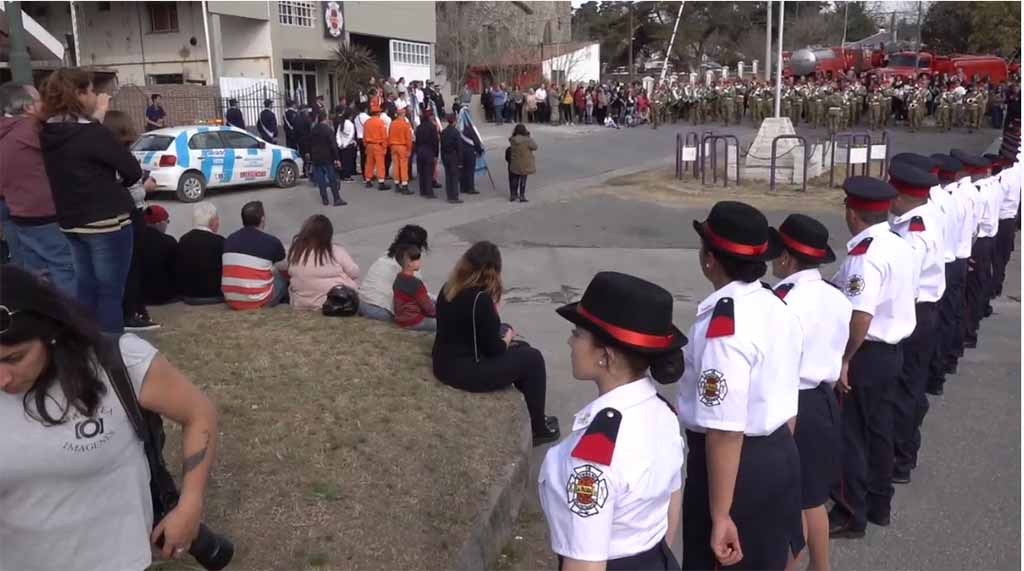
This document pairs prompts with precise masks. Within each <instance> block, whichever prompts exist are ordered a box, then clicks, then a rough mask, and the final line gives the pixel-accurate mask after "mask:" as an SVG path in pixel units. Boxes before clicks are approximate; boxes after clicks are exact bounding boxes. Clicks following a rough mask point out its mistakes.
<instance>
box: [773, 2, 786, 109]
mask: <svg viewBox="0 0 1024 571" xmlns="http://www.w3.org/2000/svg"><path fill="white" fill-rule="evenodd" d="M785 19H786V0H780V1H779V45H778V46H777V47H776V52H775V53H776V54H777V55H776V58H775V117H776V118H779V117H781V116H782V115H781V113H782V22H783V21H784V20H785Z"/></svg>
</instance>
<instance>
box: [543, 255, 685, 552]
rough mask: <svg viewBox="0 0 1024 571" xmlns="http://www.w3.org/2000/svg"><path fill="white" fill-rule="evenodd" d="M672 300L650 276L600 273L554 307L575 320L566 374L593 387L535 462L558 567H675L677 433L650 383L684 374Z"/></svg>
mask: <svg viewBox="0 0 1024 571" xmlns="http://www.w3.org/2000/svg"><path fill="white" fill-rule="evenodd" d="M672 303H673V302H672V294H670V293H669V292H667V291H665V290H664V289H662V288H661V287H659V286H657V285H655V284H653V283H651V282H648V281H645V280H642V279H640V278H637V277H633V276H630V275H626V274H620V273H617V272H601V273H599V274H597V275H596V276H594V279H593V280H592V281H591V282H590V285H589V286H587V290H586V292H585V293H584V294H583V299H582V300H580V301H579V302H578V303H570V304H569V305H566V306H563V307H561V308H559V309H558V310H557V311H558V314H559V315H561V316H562V317H564V318H565V319H567V320H569V321H570V322H572V323H573V324H574V325H576V328H575V329H573V331H572V334H571V335H570V337H569V347H570V348H571V353H572V374H573V377H575V378H576V379H578V380H581V381H593V382H594V383H595V384H596V385H597V391H598V397H597V398H596V399H594V400H593V401H591V403H590V404H588V405H587V406H586V407H584V408H583V409H582V410H581V411H580V412H578V413H576V416H575V418H574V419H573V426H572V430H573V431H572V434H571V435H569V436H568V437H566V439H565V440H563V441H561V442H559V443H558V444H557V445H555V446H553V447H552V448H551V449H550V450H548V452H547V455H546V456H545V458H544V464H543V465H542V466H541V469H540V476H539V479H538V485H539V491H540V502H541V506H542V507H543V508H544V515H545V516H546V517H547V521H548V527H549V529H550V531H551V549H552V551H554V552H555V553H556V554H557V555H558V557H559V569H561V570H562V571H576V570H584V569H607V570H626V569H629V570H634V569H644V570H658V569H660V570H668V569H674V570H678V569H679V563H677V562H676V559H675V557H674V556H673V555H672V552H671V551H670V550H669V543H670V542H672V541H674V538H677V537H678V535H677V534H678V532H679V523H680V519H681V515H682V513H681V509H680V508H681V506H682V491H681V489H682V469H683V440H682V437H681V436H680V434H679V421H678V419H677V418H676V414H675V411H674V410H673V409H672V406H671V405H669V404H668V401H666V400H664V399H663V398H662V397H660V395H658V391H657V385H655V382H658V383H662V384H665V383H674V382H676V381H677V380H678V379H679V376H680V375H682V372H683V354H682V352H681V351H680V349H681V348H682V347H683V345H685V344H686V337H685V336H684V335H683V334H682V332H680V331H679V329H677V328H676V327H675V326H674V325H672ZM648 371H649V373H648ZM567 498H568V501H566V499H567Z"/></svg>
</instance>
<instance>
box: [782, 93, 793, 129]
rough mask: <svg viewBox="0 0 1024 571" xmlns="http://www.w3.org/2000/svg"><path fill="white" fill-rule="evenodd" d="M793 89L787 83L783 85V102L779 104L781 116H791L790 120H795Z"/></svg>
mask: <svg viewBox="0 0 1024 571" xmlns="http://www.w3.org/2000/svg"><path fill="white" fill-rule="evenodd" d="M791 90H792V89H791V88H790V87H787V86H785V85H784V86H782V93H781V97H782V104H781V105H779V116H780V117H789V120H790V121H792V120H793V98H792V93H790V92H791Z"/></svg>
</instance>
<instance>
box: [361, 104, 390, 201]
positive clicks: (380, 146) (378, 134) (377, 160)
mask: <svg viewBox="0 0 1024 571" xmlns="http://www.w3.org/2000/svg"><path fill="white" fill-rule="evenodd" d="M363 144H364V145H366V165H365V167H366V168H364V169H363V180H364V181H366V188H373V181H377V183H378V186H377V188H378V189H379V190H387V189H389V188H391V187H390V186H389V185H388V184H387V183H386V182H384V153H385V152H386V151H387V149H388V128H387V125H385V124H384V121H383V120H381V118H380V111H379V110H377V111H372V112H371V113H370V118H369V119H367V120H366V123H365V124H363ZM371 175H372V176H373V181H371V180H370V176H371Z"/></svg>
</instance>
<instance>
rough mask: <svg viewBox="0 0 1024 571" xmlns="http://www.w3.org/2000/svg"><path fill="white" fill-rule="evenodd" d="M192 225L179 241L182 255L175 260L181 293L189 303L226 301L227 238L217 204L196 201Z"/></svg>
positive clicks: (177, 281) (202, 303)
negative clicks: (223, 281)
mask: <svg viewBox="0 0 1024 571" xmlns="http://www.w3.org/2000/svg"><path fill="white" fill-rule="evenodd" d="M192 225H193V228H192V230H189V231H188V232H186V233H185V235H184V236H182V237H181V240H179V241H178V256H177V258H176V259H175V261H174V276H175V279H174V281H175V283H176V284H177V285H178V295H180V296H181V298H182V301H184V302H185V303H187V304H189V305H208V304H213V303H222V302H223V301H224V293H223V292H222V291H221V289H220V279H221V273H222V271H223V257H224V237H223V236H221V235H220V234H217V231H218V230H220V216H218V214H217V207H216V206H214V205H213V203H212V202H207V201H203V202H197V203H195V204H194V205H193V206H192Z"/></svg>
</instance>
